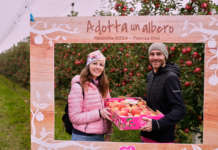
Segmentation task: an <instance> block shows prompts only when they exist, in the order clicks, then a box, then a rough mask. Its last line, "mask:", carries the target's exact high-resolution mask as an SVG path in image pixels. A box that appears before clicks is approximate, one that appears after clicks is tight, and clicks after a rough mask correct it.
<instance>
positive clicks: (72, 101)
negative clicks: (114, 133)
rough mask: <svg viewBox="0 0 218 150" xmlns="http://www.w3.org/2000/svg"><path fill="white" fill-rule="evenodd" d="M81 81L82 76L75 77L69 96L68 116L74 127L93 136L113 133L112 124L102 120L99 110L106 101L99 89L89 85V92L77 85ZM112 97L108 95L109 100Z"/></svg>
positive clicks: (91, 84)
mask: <svg viewBox="0 0 218 150" xmlns="http://www.w3.org/2000/svg"><path fill="white" fill-rule="evenodd" d="M79 81H80V76H79V75H77V76H75V77H74V78H73V79H72V81H71V91H70V94H69V96H68V114H69V118H70V121H71V122H72V124H73V127H74V128H75V129H77V130H79V131H82V132H85V133H92V134H104V133H109V132H111V128H112V125H111V122H109V121H108V120H105V119H102V118H101V117H100V114H99V109H101V108H103V107H104V101H103V99H102V96H101V94H100V93H99V91H98V88H97V87H96V86H95V85H94V84H93V83H89V87H88V90H87V91H84V99H83V94H82V87H81V86H80V85H79V84H78V83H76V82H79ZM109 97H110V94H109V93H108V96H107V98H109Z"/></svg>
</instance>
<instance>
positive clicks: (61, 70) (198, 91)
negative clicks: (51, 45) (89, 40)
mask: <svg viewBox="0 0 218 150" xmlns="http://www.w3.org/2000/svg"><path fill="white" fill-rule="evenodd" d="M149 45H150V44H144V43H137V44H135V43H119V44H112V43H110V44H107V43H102V44H94V43H93V44H56V45H55V79H56V80H55V87H56V88H55V93H56V97H57V98H61V99H65V100H67V96H68V94H69V90H70V81H71V79H72V77H73V76H75V75H76V74H79V73H80V71H81V70H82V68H83V67H84V66H85V63H86V56H87V54H88V53H90V52H91V51H93V50H97V49H99V50H101V51H102V53H103V54H104V55H105V56H106V58H107V62H106V72H107V74H108V77H109V81H110V89H111V96H112V97H118V96H126V95H129V96H133V97H135V96H140V97H144V96H145V95H146V76H147V73H148V72H149V71H150V70H151V66H150V65H149V63H148V52H147V50H148V47H149ZM167 45H168V49H169V53H170V57H169V61H171V62H175V63H176V64H178V65H179V66H180V69H181V78H180V79H181V85H182V89H183V98H184V101H185V104H186V108H187V115H186V117H185V118H184V119H183V120H182V121H181V122H180V123H179V124H178V125H177V130H176V132H177V134H176V135H177V139H176V140H177V142H182V143H191V142H192V134H191V133H200V135H201V136H202V119H203V118H202V117H203V78H204V73H203V69H204V61H203V60H204V44H200V43H196V44H191V43H187V44H178V43H177V44H176V43H168V44H167ZM122 132H123V131H122ZM126 134H127V137H130V136H128V133H126Z"/></svg>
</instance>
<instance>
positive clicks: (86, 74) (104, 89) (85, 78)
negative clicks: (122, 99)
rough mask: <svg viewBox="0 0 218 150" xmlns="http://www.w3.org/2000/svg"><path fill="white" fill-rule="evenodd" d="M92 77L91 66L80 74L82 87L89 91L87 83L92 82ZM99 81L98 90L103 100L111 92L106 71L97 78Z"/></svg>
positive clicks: (86, 67)
mask: <svg viewBox="0 0 218 150" xmlns="http://www.w3.org/2000/svg"><path fill="white" fill-rule="evenodd" d="M92 79H93V78H92V75H91V73H90V71H89V65H88V66H85V68H83V70H82V71H81V73H80V82H81V86H82V87H83V88H84V89H85V90H87V83H88V82H92ZM97 80H98V82H99V83H98V89H99V91H100V93H101V95H102V97H103V98H105V97H106V96H107V93H108V91H109V81H108V78H107V75H106V73H105V70H104V71H103V72H102V74H101V75H100V76H99V77H98V78H97Z"/></svg>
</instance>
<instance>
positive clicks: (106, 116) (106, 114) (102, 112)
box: [99, 108, 112, 121]
mask: <svg viewBox="0 0 218 150" xmlns="http://www.w3.org/2000/svg"><path fill="white" fill-rule="evenodd" d="M108 110H109V109H108V108H103V109H100V111H99V112H100V115H101V117H102V118H104V119H108V120H110V121H112V120H111V118H110V116H111V113H110V112H109V111H108Z"/></svg>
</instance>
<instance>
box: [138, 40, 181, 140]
mask: <svg viewBox="0 0 218 150" xmlns="http://www.w3.org/2000/svg"><path fill="white" fill-rule="evenodd" d="M167 59H168V51H167V48H166V46H165V45H164V44H163V43H153V44H152V45H151V46H150V47H149V62H150V64H151V66H152V71H151V72H149V73H148V76H147V97H146V98H145V100H146V102H147V105H148V106H149V107H150V108H152V109H153V110H159V111H160V112H162V113H163V114H164V117H163V118H161V119H160V120H153V119H149V118H144V120H145V121H147V124H146V125H145V126H144V127H142V129H141V130H142V131H141V139H142V141H143V142H167V143H168V142H174V138H175V137H174V132H175V124H176V123H177V122H178V121H180V120H181V119H182V118H183V117H184V115H185V105H184V102H183V99H182V95H181V86H180V80H179V76H180V72H179V68H178V66H177V65H175V64H171V63H166V61H167Z"/></svg>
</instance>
